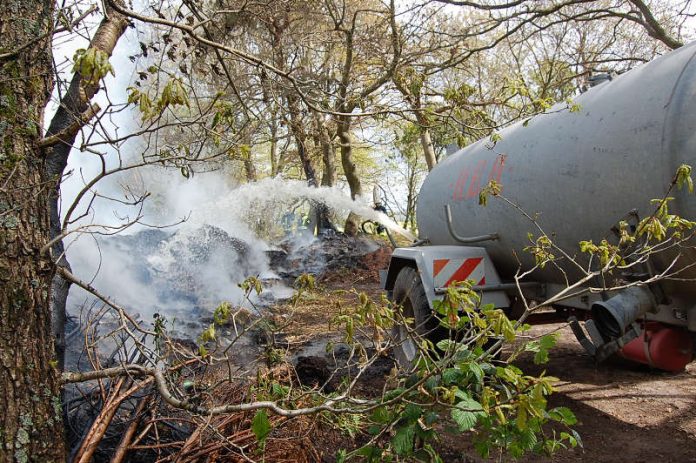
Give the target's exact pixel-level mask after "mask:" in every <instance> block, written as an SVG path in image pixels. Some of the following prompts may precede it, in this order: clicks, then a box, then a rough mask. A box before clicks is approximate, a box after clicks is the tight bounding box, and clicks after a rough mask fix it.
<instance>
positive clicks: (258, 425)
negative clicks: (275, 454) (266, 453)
mask: <svg viewBox="0 0 696 463" xmlns="http://www.w3.org/2000/svg"><path fill="white" fill-rule="evenodd" d="M251 430H252V431H254V435H255V436H256V440H258V441H259V442H261V443H262V442H263V441H265V440H266V437H268V434H270V432H271V422H270V421H268V415H267V414H266V410H259V411H257V412H256V415H254V419H253V420H252V422H251Z"/></svg>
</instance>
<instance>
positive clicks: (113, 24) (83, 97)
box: [45, 6, 128, 370]
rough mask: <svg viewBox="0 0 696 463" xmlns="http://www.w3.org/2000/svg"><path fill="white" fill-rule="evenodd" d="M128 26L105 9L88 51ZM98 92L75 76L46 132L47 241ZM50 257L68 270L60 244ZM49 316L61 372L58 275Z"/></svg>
mask: <svg viewBox="0 0 696 463" xmlns="http://www.w3.org/2000/svg"><path fill="white" fill-rule="evenodd" d="M127 26H128V20H127V19H126V18H125V17H124V16H122V15H121V14H119V13H117V12H116V11H114V10H113V9H112V8H110V7H108V6H107V17H105V18H104V19H103V20H102V22H101V23H100V24H99V27H98V28H97V31H96V32H95V34H94V37H93V38H92V42H91V43H90V47H91V48H96V49H98V50H101V51H103V52H104V53H106V54H107V55H108V56H111V54H112V53H113V51H114V48H115V47H116V44H117V43H118V40H119V38H120V37H121V36H122V35H123V33H124V32H125V30H126V27H127ZM98 91H99V83H96V84H88V83H87V82H86V81H84V80H83V79H82V76H81V75H80V74H79V73H75V74H74V75H73V77H72V80H71V81H70V87H69V88H68V91H67V93H66V94H65V95H64V96H63V99H62V100H61V101H60V106H59V107H58V110H57V111H56V114H55V115H54V116H53V119H51V124H50V125H49V127H48V130H47V131H46V137H50V136H54V137H57V138H58V140H59V141H58V142H57V143H55V144H54V145H52V146H50V147H48V148H46V149H45V156H46V176H47V178H49V179H52V180H53V181H54V182H55V187H54V189H53V191H52V192H51V197H50V214H51V239H53V238H55V237H56V236H59V235H60V234H61V231H62V225H61V220H60V179H61V178H62V177H63V171H64V170H65V166H66V165H67V164H68V156H69V155H70V150H72V146H73V144H74V143H75V138H76V137H77V134H78V133H79V131H80V129H81V128H82V127H83V126H84V125H85V124H86V123H87V122H88V121H89V119H90V118H91V117H92V116H94V115H95V114H96V111H97V110H98V107H96V105H95V107H92V106H91V105H90V100H91V99H92V97H94V95H96V93H97V92H98ZM51 255H52V257H53V259H54V260H55V261H56V263H57V264H58V265H59V266H62V267H65V268H67V269H68V270H70V264H69V263H68V260H67V259H66V258H65V255H64V247H63V241H62V240H58V241H56V242H55V244H54V245H53V246H52V247H51ZM51 290H52V294H51V313H52V317H53V321H52V325H53V328H52V330H53V336H54V338H55V343H56V354H57V360H58V368H59V369H60V370H62V369H63V366H64V361H65V358H64V357H65V317H66V313H65V311H66V307H65V304H66V301H67V298H68V291H69V290H70V283H69V282H67V281H66V280H64V279H63V278H62V277H60V276H59V275H56V276H55V277H54V279H53V285H52V287H51Z"/></svg>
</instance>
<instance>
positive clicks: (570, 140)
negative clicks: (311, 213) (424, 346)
mask: <svg viewBox="0 0 696 463" xmlns="http://www.w3.org/2000/svg"><path fill="white" fill-rule="evenodd" d="M574 102H575V104H576V105H577V107H576V108H575V109H577V108H579V111H577V110H576V111H571V110H569V108H567V107H566V105H560V106H557V107H554V108H552V109H551V110H549V111H548V112H546V113H545V114H541V115H538V116H536V117H534V118H532V119H531V120H528V121H526V122H520V123H517V124H514V125H511V126H509V127H507V128H505V129H504V130H502V131H501V132H500V133H499V135H500V137H499V139H497V138H498V137H496V139H497V141H496V142H494V141H493V140H492V139H490V138H488V139H484V140H480V141H478V142H477V143H474V144H472V145H470V146H468V147H466V148H464V149H462V150H460V151H458V152H457V153H455V154H453V155H451V156H449V157H447V158H446V159H444V160H443V161H442V162H441V163H440V164H439V165H438V166H437V167H436V168H435V169H433V170H432V172H430V174H429V175H428V176H427V178H426V179H425V182H424V183H423V186H422V188H421V190H420V194H419V197H418V205H417V219H418V230H419V238H420V240H421V241H420V242H421V243H422V244H421V245H418V246H413V247H410V248H398V249H396V250H395V252H394V254H393V256H392V260H391V262H390V266H389V270H388V272H387V273H386V275H385V277H386V278H385V289H386V290H388V291H390V293H391V295H392V297H393V298H394V299H396V300H397V301H398V302H403V304H404V310H405V311H407V312H409V311H411V312H412V313H411V315H412V316H414V317H415V318H416V321H417V322H418V320H424V319H425V318H426V317H427V316H429V314H430V313H431V312H430V311H431V308H432V303H433V301H434V300H436V299H437V298H439V297H441V295H442V293H443V292H444V288H446V287H447V286H448V285H450V284H452V283H453V282H455V281H462V280H473V282H474V284H475V288H476V289H477V290H480V291H481V294H482V298H483V302H484V303H492V304H494V305H495V306H496V307H500V308H504V309H507V310H511V311H512V312H513V313H514V312H519V310H518V309H519V307H517V308H516V305H519V301H520V296H519V291H518V287H517V286H516V285H515V284H514V283H513V278H514V275H515V273H516V272H517V271H518V270H519V269H522V270H526V269H531V268H533V267H534V265H535V258H534V256H533V255H532V254H530V253H529V252H526V251H524V248H525V247H527V246H529V245H530V241H529V237H528V234H529V233H532V235H533V236H534V237H538V236H539V235H540V234H541V232H540V231H539V229H537V227H536V224H535V223H533V222H532V221H531V220H530V217H534V218H535V219H536V222H537V224H538V225H539V226H540V227H541V228H542V229H543V231H544V232H545V233H546V235H547V236H548V237H550V238H551V239H552V240H553V242H554V243H555V244H556V245H557V246H558V247H560V248H561V249H563V250H565V251H566V252H567V253H568V255H570V256H572V257H574V260H576V261H577V263H578V264H579V266H577V265H576V264H574V263H572V262H571V260H570V259H567V258H565V259H558V260H557V261H556V262H554V263H553V264H549V265H546V266H545V267H544V268H543V269H542V268H539V269H537V270H535V271H534V272H533V273H532V274H530V275H529V276H527V277H526V278H525V279H524V280H523V283H522V285H521V287H522V288H523V292H524V297H525V298H527V299H528V300H536V301H545V300H548V299H549V298H551V297H553V296H555V295H558V294H564V297H563V298H559V300H557V301H555V302H554V304H553V308H555V309H556V314H558V315H559V316H560V317H563V319H568V318H569V317H571V320H573V321H572V323H571V324H572V326H573V330H574V332H575V334H576V336H577V337H578V339H579V340H580V342H581V343H582V345H583V346H584V347H585V348H586V349H587V350H588V352H590V353H591V354H592V355H594V356H595V357H596V358H597V359H598V360H602V359H604V358H606V357H608V356H609V355H611V354H613V353H616V352H618V353H619V354H622V355H624V356H625V357H628V358H631V359H633V360H637V361H639V362H643V363H648V364H651V365H653V366H655V367H656V368H661V369H665V370H672V371H676V370H680V369H683V368H684V366H685V365H686V364H687V363H688V362H690V361H691V360H692V358H693V351H694V339H695V337H694V333H696V283H695V282H694V281H693V280H694V279H695V278H696V249H694V248H690V247H688V245H685V246H682V247H679V248H678V249H674V250H671V251H667V252H662V253H658V254H655V255H654V256H653V257H651V258H650V260H649V261H648V262H647V263H645V264H641V265H634V266H632V267H631V268H630V269H629V270H627V271H626V272H620V271H618V270H617V271H615V272H613V273H612V275H611V277H610V280H606V279H603V280H602V281H597V279H593V280H589V281H587V282H586V283H583V284H582V285H580V286H579V287H578V288H577V289H578V291H571V292H570V293H569V294H567V295H565V293H563V291H564V290H566V288H567V287H568V284H569V283H571V284H572V283H574V282H575V281H578V280H579V279H580V278H581V277H582V276H583V272H582V271H581V269H580V267H584V266H587V265H589V263H588V262H589V261H588V256H587V254H584V253H582V252H580V248H579V242H580V241H582V240H593V241H594V242H595V243H598V242H599V241H600V240H602V239H604V238H606V239H608V240H609V241H610V242H617V241H618V238H617V237H616V227H617V225H618V224H619V223H620V222H622V221H623V222H626V223H628V224H629V226H630V227H634V228H635V226H636V225H637V224H638V223H639V222H640V220H641V219H643V218H645V217H649V216H650V215H651V214H652V213H653V211H654V210H655V205H654V204H651V200H652V199H658V198H663V197H664V196H665V195H666V194H667V192H668V189H669V187H670V182H671V181H672V179H673V178H674V175H675V172H676V171H677V169H678V167H679V166H680V165H682V164H688V165H692V166H694V167H695V168H696V44H691V45H688V46H685V47H682V48H680V49H678V50H676V51H674V52H671V53H669V54H667V55H665V56H662V57H660V58H657V59H655V60H653V61H651V62H649V63H647V64H645V65H642V66H640V67H638V68H636V69H634V70H632V71H630V72H627V73H625V74H624V75H622V76H620V77H618V78H615V79H613V80H611V81H609V82H605V83H602V84H600V85H598V86H596V87H593V88H591V89H589V90H588V91H586V92H585V93H583V94H581V95H579V96H578V97H577V98H576V99H575V101H574ZM490 180H495V181H496V182H498V183H499V184H501V185H502V194H503V195H504V196H505V197H506V198H508V199H509V200H510V201H512V202H514V203H515V204H517V205H518V206H519V209H516V208H515V207H512V206H510V204H507V203H506V202H505V201H502V200H500V199H496V198H491V199H489V201H488V205H487V206H486V207H482V206H480V205H479V201H478V198H479V192H480V191H481V189H482V188H483V187H485V186H486V185H487V184H488V183H489V181H490ZM670 196H674V200H673V201H671V203H670V211H671V212H672V213H674V214H678V215H680V216H682V217H684V218H686V219H690V220H694V219H696V197H695V196H694V195H692V194H689V193H688V192H686V191H679V190H677V189H674V188H673V189H672V191H671V192H670ZM522 211H524V212H526V213H527V214H528V215H529V216H530V217H527V216H525V214H523V213H522ZM612 230H613V231H612ZM691 244H692V245H693V244H695V243H693V242H692V243H691ZM555 254H558V253H557V252H555ZM559 257H561V256H559ZM690 265H691V267H689V266H690ZM677 269H680V270H681V271H680V272H679V273H678V275H672V277H671V278H661V277H660V275H662V274H663V273H666V274H671V273H674V272H675V270H677ZM656 280H659V281H657V282H655V283H652V281H656ZM616 284H620V285H623V286H630V287H628V288H626V289H624V290H614V291H590V288H591V287H592V288H604V287H607V286H616ZM546 317H548V314H547V315H546ZM573 317H575V318H573ZM576 318H578V319H581V320H587V321H586V322H585V323H584V326H583V325H581V324H580V323H579V322H578V321H577V320H576ZM401 332H402V335H404V336H405V334H404V333H406V330H401ZM652 340H655V341H652ZM404 341H405V342H403V343H402V344H401V346H402V347H400V348H398V349H397V351H398V352H397V358H401V359H406V361H409V360H412V358H413V356H414V355H415V346H414V345H413V342H411V341H409V340H408V339H404ZM658 341H659V342H658Z"/></svg>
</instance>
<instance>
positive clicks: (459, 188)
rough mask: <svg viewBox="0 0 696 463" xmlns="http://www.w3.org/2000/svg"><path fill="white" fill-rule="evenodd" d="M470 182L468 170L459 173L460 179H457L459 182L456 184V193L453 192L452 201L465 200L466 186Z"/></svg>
mask: <svg viewBox="0 0 696 463" xmlns="http://www.w3.org/2000/svg"><path fill="white" fill-rule="evenodd" d="M468 181H469V171H468V170H467V169H466V167H465V168H464V169H462V170H461V171H460V172H459V177H457V182H456V183H455V184H454V191H452V200H453V201H461V200H462V199H464V187H465V186H466V184H467V182H468Z"/></svg>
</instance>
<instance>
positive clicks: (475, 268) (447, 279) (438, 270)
mask: <svg viewBox="0 0 696 463" xmlns="http://www.w3.org/2000/svg"><path fill="white" fill-rule="evenodd" d="M433 280H434V283H435V287H436V288H445V287H447V286H449V285H451V284H452V283H454V282H455V281H466V280H472V281H473V282H474V285H485V284H486V273H485V262H484V260H483V257H471V258H468V259H435V260H433Z"/></svg>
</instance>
